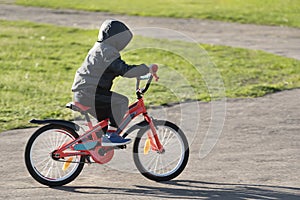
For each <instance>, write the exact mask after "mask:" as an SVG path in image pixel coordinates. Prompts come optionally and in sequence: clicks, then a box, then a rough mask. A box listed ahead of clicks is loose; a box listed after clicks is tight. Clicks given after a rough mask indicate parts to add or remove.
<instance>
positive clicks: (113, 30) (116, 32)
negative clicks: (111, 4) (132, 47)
mask: <svg viewBox="0 0 300 200" xmlns="http://www.w3.org/2000/svg"><path fill="white" fill-rule="evenodd" d="M131 39H132V33H131V31H130V30H129V28H128V27H127V26H126V25H125V24H124V23H122V22H120V21H117V20H106V21H104V22H103V23H102V25H101V27H100V29H99V35H98V41H99V42H103V43H106V44H109V45H111V46H113V47H115V48H116V49H117V50H118V51H121V50H122V49H124V48H125V47H126V46H127V44H128V43H129V42H130V40H131Z"/></svg>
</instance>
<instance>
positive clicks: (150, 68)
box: [149, 64, 159, 81]
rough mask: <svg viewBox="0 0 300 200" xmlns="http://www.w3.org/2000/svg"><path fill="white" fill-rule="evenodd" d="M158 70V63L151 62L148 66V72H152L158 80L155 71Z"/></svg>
mask: <svg viewBox="0 0 300 200" xmlns="http://www.w3.org/2000/svg"><path fill="white" fill-rule="evenodd" d="M157 70H158V65H157V64H151V65H150V66H149V72H150V73H151V74H152V76H153V77H154V79H155V81H158V79H159V77H158V76H157V74H156V72H157Z"/></svg>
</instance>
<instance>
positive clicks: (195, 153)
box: [0, 5, 300, 200]
mask: <svg viewBox="0 0 300 200" xmlns="http://www.w3.org/2000/svg"><path fill="white" fill-rule="evenodd" d="M107 17H110V16H108V15H107V14H103V13H88V12H80V11H65V10H64V11H55V10H50V9H38V8H24V7H19V6H12V5H0V19H9V20H19V19H22V20H31V21H36V22H44V23H55V24H59V25H64V26H77V27H85V28H96V27H97V26H98V24H97V23H98V21H101V20H103V19H104V18H107ZM114 17H115V18H119V19H121V20H124V21H126V22H127V23H128V24H130V26H132V27H135V28H136V27H140V26H158V27H167V28H171V29H175V30H178V31H180V32H183V33H185V34H187V35H189V36H191V37H193V38H195V39H196V40H197V41H200V42H204V43H214V44H225V45H232V46H241V47H247V48H257V49H264V50H267V51H270V52H273V53H278V54H280V55H285V56H289V57H295V58H297V59H299V47H298V46H299V45H297V44H299V35H300V34H299V29H291V28H278V27H268V26H255V25H239V24H231V23H221V22H211V21H200V20H183V19H179V20H174V19H165V18H144V17H143V18H141V17H127V16H118V15H116V16H114ZM195 30H196V31H195ZM0 31H1V30H0ZM141 34H145V33H141ZM153 36H156V37H157V36H158V35H155V34H154V35H153ZM165 37H168V36H165ZM233 38H234V41H233ZM175 39H178V38H175ZM279 49H280V50H279ZM299 98H300V89H295V90H290V91H284V92H280V93H276V94H272V95H267V96H265V97H262V98H256V99H231V100H228V101H227V107H226V121H225V125H224V128H223V131H222V134H221V136H220V138H219V140H218V143H217V145H216V146H215V148H214V149H213V151H212V152H210V154H209V155H208V156H206V157H205V158H203V159H200V158H199V150H200V147H201V145H202V142H203V140H204V138H205V134H206V133H207V130H208V129H209V127H210V125H211V124H210V123H211V117H212V115H211V111H212V104H211V103H199V102H194V103H185V104H181V105H175V106H173V107H168V108H161V109H156V110H151V113H153V115H154V116H161V115H165V116H167V118H168V119H170V120H172V121H175V122H176V123H180V122H181V121H180V120H179V119H181V118H184V119H188V121H186V122H185V123H181V124H180V125H181V127H182V128H183V129H184V131H185V132H186V134H187V136H188V138H189V142H190V143H191V157H190V160H189V163H188V166H187V168H186V169H185V171H184V172H183V173H182V174H181V175H180V176H179V177H178V178H177V179H175V180H173V181H170V182H166V183H155V182H152V181H148V180H146V179H145V178H143V177H142V176H141V175H140V174H139V173H137V172H136V170H134V169H135V167H134V165H133V161H132V158H131V157H132V156H131V152H130V149H128V150H127V151H119V152H117V153H116V157H115V158H114V159H113V160H112V162H111V163H110V164H109V165H107V166H103V165H91V166H86V167H85V168H84V170H83V172H82V174H81V175H80V176H79V177H78V179H76V180H75V181H74V182H72V183H70V184H68V185H66V186H64V187H59V188H47V187H44V186H42V185H40V184H38V183H37V182H35V181H34V180H33V179H32V178H31V177H30V176H29V175H28V172H27V171H26V169H25V165H24V161H23V160H24V158H23V154H24V147H25V144H26V142H27V140H28V138H29V137H30V135H31V134H32V132H33V131H34V130H35V129H24V130H23V129H20V130H11V131H7V132H4V133H1V134H0V152H2V153H1V154H0V161H1V165H0V199H22V200H23V199H120V198H122V199H222V200H223V199H225V200H232V199H289V200H290V199H299V198H300V183H299V180H300V165H299V163H300V162H299V161H300V154H299V153H300V134H299V130H300V115H299V113H300V101H299ZM195 106H199V107H200V115H195V113H194V112H195V110H194V109H193V108H194V107H195ZM178 120H179V121H178ZM195 121H197V122H198V124H199V131H197V132H194V131H192V129H191V127H194V125H195V124H194V123H193V122H195ZM124 171H125V172H124Z"/></svg>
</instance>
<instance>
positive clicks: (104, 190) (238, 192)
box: [54, 180, 300, 200]
mask: <svg viewBox="0 0 300 200" xmlns="http://www.w3.org/2000/svg"><path fill="white" fill-rule="evenodd" d="M158 184H159V185H158V186H149V185H135V186H133V187H131V188H129V187H128V188H126V187H121V188H120V187H117V188H111V187H104V186H95V187H93V186H75V187H73V186H62V187H56V188H54V189H57V190H63V191H68V192H74V193H86V194H99V195H100V194H105V195H125V196H135V197H138V196H141V197H142V196H143V197H154V198H160V199H161V198H164V199H176V198H178V199H222V200H223V199H225V200H226V199H227V200H229V199H230V200H235V199H289V200H293V199H295V200H296V199H300V188H296V187H284V186H271V185H255V184H230V183H211V182H201V181H190V180H177V181H176V180H175V181H168V182H164V183H158Z"/></svg>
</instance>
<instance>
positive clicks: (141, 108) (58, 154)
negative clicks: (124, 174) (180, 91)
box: [52, 75, 163, 159]
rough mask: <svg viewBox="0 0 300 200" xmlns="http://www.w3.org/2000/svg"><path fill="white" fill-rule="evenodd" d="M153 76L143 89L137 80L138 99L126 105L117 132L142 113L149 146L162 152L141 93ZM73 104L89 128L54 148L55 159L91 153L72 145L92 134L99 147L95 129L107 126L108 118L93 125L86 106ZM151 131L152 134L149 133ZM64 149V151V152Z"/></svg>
mask: <svg viewBox="0 0 300 200" xmlns="http://www.w3.org/2000/svg"><path fill="white" fill-rule="evenodd" d="M152 78H153V76H152V75H151V76H150V78H149V80H148V82H147V84H146V87H145V88H144V89H142V90H141V89H139V82H140V80H139V79H138V80H137V92H136V94H137V99H138V101H137V102H135V103H133V104H132V105H130V106H129V107H128V111H127V112H126V114H125V117H124V118H123V120H122V122H121V124H120V126H119V128H118V130H117V134H119V135H120V134H121V133H122V132H123V130H124V129H125V128H126V127H127V125H128V124H129V123H130V122H131V121H132V120H133V119H134V118H135V117H136V116H138V115H140V114H143V116H144V119H145V121H146V122H147V123H148V124H149V126H150V130H151V131H149V132H148V139H149V140H150V144H151V148H152V149H153V150H155V151H158V152H163V146H162V144H161V143H160V141H159V138H158V135H157V132H156V129H155V126H154V124H153V121H152V119H151V117H150V116H149V115H148V113H147V109H146V106H145V104H144V100H143V94H144V93H145V92H146V91H147V90H148V88H149V86H150V83H151V81H152ZM74 105H75V106H77V111H80V112H82V113H84V114H85V117H86V122H87V126H88V127H89V130H87V131H86V132H85V133H84V134H82V135H81V136H80V137H78V138H76V139H74V140H72V141H69V142H67V143H65V144H64V145H62V146H60V147H58V149H57V150H55V151H54V152H53V153H52V156H53V158H55V159H60V158H65V157H70V156H76V155H83V156H88V155H91V153H90V151H89V150H79V151H77V150H74V148H73V147H74V145H75V144H78V143H80V142H82V141H86V140H87V138H88V136H90V135H92V138H93V141H95V140H96V141H98V142H99V144H100V147H101V138H98V136H97V135H96V132H97V131H100V130H101V129H103V128H104V127H106V126H108V119H105V120H103V121H101V122H98V123H97V124H96V125H95V126H93V125H92V122H91V120H90V118H89V116H88V114H87V113H86V112H85V110H87V109H88V108H87V107H84V106H82V105H81V104H79V103H77V102H76V103H75V104H74ZM151 133H152V134H151ZM67 149H71V150H73V151H66V150H67ZM65 151H66V152H65Z"/></svg>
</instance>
